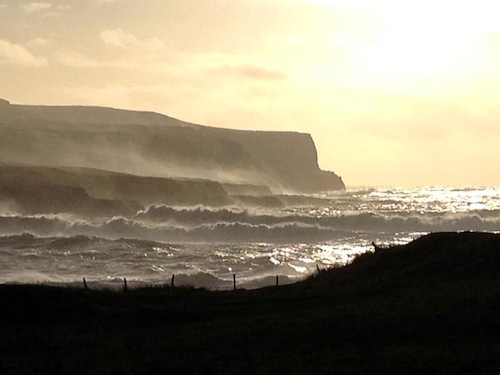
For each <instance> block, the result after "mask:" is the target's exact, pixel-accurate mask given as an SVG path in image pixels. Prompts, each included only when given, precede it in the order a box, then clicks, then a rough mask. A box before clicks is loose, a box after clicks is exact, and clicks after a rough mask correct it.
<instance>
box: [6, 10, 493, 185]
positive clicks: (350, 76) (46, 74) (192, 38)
mask: <svg viewBox="0 0 500 375" xmlns="http://www.w3.org/2000/svg"><path fill="white" fill-rule="evenodd" d="M499 14H500V2H498V1H497V0H491V1H488V0H474V1H469V0H454V1H449V0H432V1H429V0H419V1H400V0H376V1H374V0H332V1H326V0H41V1H36V2H33V1H25V0H0V98H4V99H7V100H9V101H11V102H12V103H16V104H44V105H53V104H62V105H66V104H68V105H69V104H78V105H98V106H111V107H115V108H126V109H134V110H148V111H154V112H160V113H163V114H166V115H169V116H171V117H176V118H179V119H181V120H184V121H189V122H194V123H198V124H204V125H211V126H219V127H226V128H236V129H254V130H278V131H299V132H305V133H310V134H311V135H312V137H313V139H314V141H315V143H316V147H317V149H318V156H319V164H320V167H321V168H323V169H327V170H332V171H334V172H336V173H337V174H339V175H341V176H342V178H343V180H344V182H345V183H346V185H347V186H374V185H381V186H427V185H469V186H500V173H499V169H498V164H499V163H500V147H499V143H500V142H499V141H500V22H498V19H499V18H498V15H499ZM290 152H293V150H290Z"/></svg>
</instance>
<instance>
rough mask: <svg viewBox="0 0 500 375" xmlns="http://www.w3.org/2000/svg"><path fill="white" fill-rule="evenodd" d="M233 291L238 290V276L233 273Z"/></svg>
mask: <svg viewBox="0 0 500 375" xmlns="http://www.w3.org/2000/svg"><path fill="white" fill-rule="evenodd" d="M233 290H236V274H235V273H233Z"/></svg>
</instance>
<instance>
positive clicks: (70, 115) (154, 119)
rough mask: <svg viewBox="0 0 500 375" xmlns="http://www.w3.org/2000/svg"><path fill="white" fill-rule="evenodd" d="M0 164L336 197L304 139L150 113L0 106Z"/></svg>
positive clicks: (332, 178) (338, 185) (332, 181)
mask: <svg viewBox="0 0 500 375" xmlns="http://www.w3.org/2000/svg"><path fill="white" fill-rule="evenodd" d="M0 162H3V163H17V164H21V165H31V166H48V167H73V168H92V169H101V170H106V171H113V172H119V173H124V174H127V175H137V176H145V177H161V178H171V179H204V180H212V181H217V182H221V183H224V184H247V185H256V186H261V187H264V190H265V187H268V188H269V189H270V190H272V191H273V192H274V193H281V192H308V193H313V192H319V191H324V190H338V189H343V188H344V184H343V183H342V180H341V179H340V178H339V177H338V176H337V175H335V174H334V173H332V172H324V171H322V170H320V168H319V167H318V160H317V152H316V148H315V146H314V142H313V140H312V138H311V136H310V135H308V134H301V133H292V132H259V131H238V130H229V129H221V128H211V127H206V126H201V125H195V124H190V123H186V122H183V121H180V120H176V119H173V118H171V117H168V116H164V115H161V114H157V113H151V112H137V111H125V110H118V109H112V108H101V107H58V106H25V105H13V104H10V103H9V102H7V101H2V103H1V105H0Z"/></svg>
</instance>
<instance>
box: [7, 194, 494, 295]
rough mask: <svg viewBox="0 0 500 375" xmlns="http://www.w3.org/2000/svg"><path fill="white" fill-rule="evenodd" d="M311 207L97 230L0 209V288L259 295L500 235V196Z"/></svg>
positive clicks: (84, 221) (138, 220)
mask: <svg viewBox="0 0 500 375" xmlns="http://www.w3.org/2000/svg"><path fill="white" fill-rule="evenodd" d="M304 198H305V199H304V200H303V201H300V200H297V199H296V201H297V202H296V204H292V205H286V206H284V207H265V206H264V207H251V208H249V207H247V208H245V207H217V208H215V207H204V206H196V207H171V206H165V205H151V206H149V207H148V208H146V209H145V210H141V211H138V212H137V213H136V214H135V215H133V216H131V217H108V218H100V219H95V218H93V219H91V218H86V217H78V216H73V215H70V214H51V215H28V216H27V215H20V214H18V213H16V212H15V210H12V209H11V208H9V207H8V206H5V205H4V206H2V205H0V283H29V284H48V285H74V286H81V287H83V279H85V283H86V284H87V287H89V288H121V287H122V286H123V285H124V283H125V281H124V279H126V280H127V285H128V287H139V286H162V285H172V283H173V284H174V286H190V287H195V288H200V287H203V288H207V289H214V290H225V289H232V288H234V283H235V282H236V285H237V288H246V289H252V288H259V287H264V286H268V285H275V284H276V283H278V284H280V285H281V284H288V283H293V282H296V281H298V280H301V279H304V278H306V277H308V276H310V275H312V274H314V273H315V272H318V269H326V268H331V267H342V266H345V265H347V264H349V263H350V262H352V261H353V259H354V258H355V257H357V256H359V255H360V254H363V253H365V252H368V251H373V248H374V247H373V244H377V245H380V246H390V245H400V244H406V243H408V242H410V241H412V240H413V239H416V238H418V237H420V236H423V235H425V234H427V233H430V232H440V231H487V232H498V231H500V187H488V188H485V187H419V188H388V187H353V188H347V189H346V190H345V191H335V192H329V193H323V194H318V195H314V196H308V197H304ZM300 202H302V203H300Z"/></svg>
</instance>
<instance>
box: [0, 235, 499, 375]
mask: <svg viewBox="0 0 500 375" xmlns="http://www.w3.org/2000/svg"><path fill="white" fill-rule="evenodd" d="M499 270H500V235H496V234H489V233H436V234H431V235H428V236H425V237H422V238H420V239H418V240H416V241H414V242H412V243H410V244H408V245H406V246H398V247H392V248H389V249H379V250H377V251H376V252H375V253H372V254H366V255H363V256H361V257H359V258H357V259H356V260H355V261H354V262H353V264H351V265H349V266H347V267H344V268H340V269H333V270H329V271H324V272H321V273H320V274H319V275H316V276H315V277H312V278H310V279H308V280H306V281H304V282H301V283H298V284H294V285H290V286H281V287H273V288H265V289H259V290H251V291H245V290H237V291H231V292H208V291H205V290H196V289H180V288H173V289H172V288H169V287H166V288H163V287H156V288H147V289H137V290H129V291H126V292H109V291H85V290H82V289H74V288H73V289H72V288H51V287H44V286H16V285H3V286H1V287H0V306H2V309H1V311H0V367H1V371H0V372H1V373H2V374H80V373H81V374H222V373H224V374H359V373H370V374H372V373H378V374H391V373H393V374H400V373H426V374H430V373H434V374H442V373H481V374H483V373H491V374H493V373H498V372H499V371H500V346H499V345H498V337H499V334H500V318H499V316H500V271H499Z"/></svg>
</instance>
